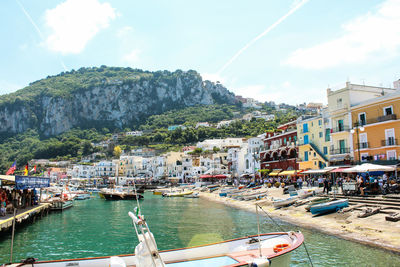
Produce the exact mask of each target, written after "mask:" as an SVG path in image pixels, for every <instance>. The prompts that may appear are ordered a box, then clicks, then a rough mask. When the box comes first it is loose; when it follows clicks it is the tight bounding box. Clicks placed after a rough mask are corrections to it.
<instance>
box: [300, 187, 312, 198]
mask: <svg viewBox="0 0 400 267" xmlns="http://www.w3.org/2000/svg"><path fill="white" fill-rule="evenodd" d="M297 195H298V196H299V198H307V197H311V196H312V195H314V191H313V190H310V189H304V190H297Z"/></svg>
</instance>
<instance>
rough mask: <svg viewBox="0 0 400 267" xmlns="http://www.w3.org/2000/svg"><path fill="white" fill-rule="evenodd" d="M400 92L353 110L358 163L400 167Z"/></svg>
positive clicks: (355, 157)
mask: <svg viewBox="0 0 400 267" xmlns="http://www.w3.org/2000/svg"><path fill="white" fill-rule="evenodd" d="M399 115H400V90H397V91H396V92H395V93H389V94H385V95H383V96H380V97H377V98H374V99H370V100H367V101H364V102H362V103H360V104H359V105H357V106H354V107H352V109H351V118H352V121H353V122H354V123H353V129H352V130H351V133H352V136H353V147H354V159H355V160H356V161H361V162H367V161H368V162H375V163H381V164H385V163H386V164H397V163H398V162H399V160H400V142H399V139H400V118H399V117H398V116H399Z"/></svg>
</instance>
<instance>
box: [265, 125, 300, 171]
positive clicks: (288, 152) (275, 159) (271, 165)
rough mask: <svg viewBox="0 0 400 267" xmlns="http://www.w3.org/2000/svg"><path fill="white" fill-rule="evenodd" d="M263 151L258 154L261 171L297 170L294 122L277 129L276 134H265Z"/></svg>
mask: <svg viewBox="0 0 400 267" xmlns="http://www.w3.org/2000/svg"><path fill="white" fill-rule="evenodd" d="M263 141H264V147H265V150H264V151H261V152H260V161H261V163H260V165H261V169H264V170H265V169H268V170H277V169H279V170H298V169H299V166H298V163H297V147H296V142H297V130H296V121H292V122H289V123H286V124H284V125H281V126H279V127H278V131H277V132H269V133H266V136H265V138H264V140H263Z"/></svg>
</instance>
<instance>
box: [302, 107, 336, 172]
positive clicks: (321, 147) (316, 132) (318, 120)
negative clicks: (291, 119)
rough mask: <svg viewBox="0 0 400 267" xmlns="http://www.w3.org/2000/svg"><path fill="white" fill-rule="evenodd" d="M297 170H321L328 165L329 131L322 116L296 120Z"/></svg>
mask: <svg viewBox="0 0 400 267" xmlns="http://www.w3.org/2000/svg"><path fill="white" fill-rule="evenodd" d="M297 140H298V146H299V153H298V155H299V156H298V157H299V161H298V164H299V169H301V170H309V169H322V168H324V167H326V166H327V165H328V157H329V149H328V148H329V145H330V129H328V130H326V127H325V123H324V116H323V115H319V116H312V117H311V116H308V117H307V116H301V117H300V118H298V119H297Z"/></svg>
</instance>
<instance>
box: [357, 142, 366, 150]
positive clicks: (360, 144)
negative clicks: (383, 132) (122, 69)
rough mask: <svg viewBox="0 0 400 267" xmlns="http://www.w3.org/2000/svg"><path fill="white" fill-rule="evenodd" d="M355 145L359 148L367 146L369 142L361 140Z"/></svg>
mask: <svg viewBox="0 0 400 267" xmlns="http://www.w3.org/2000/svg"><path fill="white" fill-rule="evenodd" d="M357 147H358V148H360V149H365V148H369V142H361V143H358V144H357Z"/></svg>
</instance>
